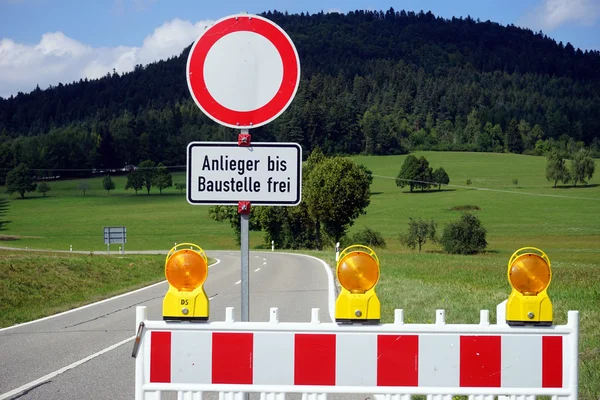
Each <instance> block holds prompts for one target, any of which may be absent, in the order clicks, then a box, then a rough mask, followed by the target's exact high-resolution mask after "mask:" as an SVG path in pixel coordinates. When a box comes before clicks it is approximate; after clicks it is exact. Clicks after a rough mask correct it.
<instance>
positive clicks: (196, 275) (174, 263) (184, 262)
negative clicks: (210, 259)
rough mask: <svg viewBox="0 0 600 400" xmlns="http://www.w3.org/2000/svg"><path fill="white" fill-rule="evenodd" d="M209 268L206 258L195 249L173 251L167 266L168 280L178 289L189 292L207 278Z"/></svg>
mask: <svg viewBox="0 0 600 400" xmlns="http://www.w3.org/2000/svg"><path fill="white" fill-rule="evenodd" d="M207 274H208V268H207V265H206V262H205V261H204V258H202V256H201V255H200V254H199V253H197V252H195V251H193V250H188V249H185V250H179V251H176V252H175V253H173V255H172V256H171V257H169V260H168V261H167V265H166V267H165V275H166V277H167V281H169V283H170V284H171V285H172V286H173V287H175V288H176V289H178V290H181V291H184V292H189V291H192V290H194V289H196V288H197V287H198V286H200V285H202V283H204V281H205V280H206V276H207Z"/></svg>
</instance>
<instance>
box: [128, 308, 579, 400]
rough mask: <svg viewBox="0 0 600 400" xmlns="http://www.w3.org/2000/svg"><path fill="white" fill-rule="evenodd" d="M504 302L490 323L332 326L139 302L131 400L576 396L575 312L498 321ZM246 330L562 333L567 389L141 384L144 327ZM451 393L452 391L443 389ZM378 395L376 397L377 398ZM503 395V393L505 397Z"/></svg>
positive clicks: (485, 318) (524, 399)
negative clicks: (221, 317) (562, 319)
mask: <svg viewBox="0 0 600 400" xmlns="http://www.w3.org/2000/svg"><path fill="white" fill-rule="evenodd" d="M504 307H505V303H501V304H499V305H498V307H497V310H498V312H497V321H496V324H490V322H489V311H488V310H481V311H480V322H479V324H446V322H445V311H444V310H436V320H435V323H433V324H405V323H404V311H403V310H398V309H397V310H395V314H394V316H395V319H394V322H393V323H391V324H383V325H341V326H340V325H338V324H336V323H321V322H320V321H319V309H318V308H313V309H312V319H311V322H310V323H296V322H292V323H289V322H279V312H278V309H277V308H271V309H270V319H269V322H236V321H234V319H233V307H227V309H226V317H225V321H218V322H209V323H193V324H191V323H181V322H176V323H173V322H165V321H149V320H147V309H146V307H145V306H138V307H137V308H136V331H137V329H138V327H139V325H140V323H141V322H143V323H144V328H145V330H144V332H143V334H142V337H141V343H140V349H139V353H138V355H137V358H136V363H135V399H136V400H160V399H161V393H162V392H164V391H177V392H178V397H177V398H178V400H201V399H202V392H219V400H241V399H242V395H243V393H260V394H261V395H260V399H261V400H283V399H284V398H285V393H301V394H302V399H303V400H326V398H327V397H326V396H327V395H326V394H327V393H332V394H333V393H338V394H342V393H364V394H371V395H373V394H374V395H375V396H376V397H377V398H378V400H410V399H411V395H427V399H428V400H452V396H454V395H467V396H469V400H494V398H495V396H499V397H498V398H499V399H507V400H508V399H510V400H534V399H535V396H551V398H552V400H567V399H568V400H577V398H578V379H579V375H578V360H579V357H578V356H579V312H578V311H569V312H568V321H567V324H566V325H553V326H550V327H534V326H526V327H510V326H508V325H507V324H506V322H505V321H504V319H503V318H504V312H503V311H504ZM179 330H183V331H186V330H187V331H189V330H194V331H226V332H237V331H244V332H248V331H252V332H273V331H276V332H318V333H341V332H343V333H368V332H379V333H400V334H406V333H411V334H432V333H452V334H467V335H468V334H478V335H502V334H531V335H545V336H553V335H556V336H559V335H560V336H563V340H564V347H565V348H566V354H568V359H564V360H563V362H565V363H568V365H569V366H570V368H569V369H568V371H567V374H568V377H567V382H568V387H567V388H537V389H531V388H502V387H493V388H484V387H461V388H457V387H451V388H448V387H411V386H402V387H377V386H375V387H374V386H369V387H366V386H365V387H358V386H352V387H349V386H307V385H302V386H294V385H237V384H236V385H232V384H178V383H145V362H146V355H147V354H149V352H150V343H149V340H144V337H145V336H146V335H147V334H148V333H149V331H179ZM449 393H452V394H449ZM380 396H381V397H380ZM505 396H508V397H505Z"/></svg>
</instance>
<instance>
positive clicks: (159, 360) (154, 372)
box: [150, 332, 171, 383]
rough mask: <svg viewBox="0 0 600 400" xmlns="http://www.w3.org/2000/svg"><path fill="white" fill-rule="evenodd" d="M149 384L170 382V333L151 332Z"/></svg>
mask: <svg viewBox="0 0 600 400" xmlns="http://www.w3.org/2000/svg"><path fill="white" fill-rule="evenodd" d="M150 382H152V383H170V382H171V332H152V336H151V338H150Z"/></svg>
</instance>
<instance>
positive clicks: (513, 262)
mask: <svg viewBox="0 0 600 400" xmlns="http://www.w3.org/2000/svg"><path fill="white" fill-rule="evenodd" d="M551 279H552V271H551V269H550V259H549V258H548V256H547V255H546V253H544V252H543V251H542V250H540V249H537V248H535V247H523V248H522V249H519V250H517V251H515V252H514V254H513V255H512V257H511V258H510V260H509V261H508V282H509V283H510V285H511V286H512V292H511V294H510V296H509V297H508V301H507V303H506V323H507V324H508V325H512V326H522V325H538V326H539V325H541V326H549V325H552V302H551V301H550V298H549V297H548V293H547V292H546V291H547V289H548V286H549V285H550V280H551Z"/></svg>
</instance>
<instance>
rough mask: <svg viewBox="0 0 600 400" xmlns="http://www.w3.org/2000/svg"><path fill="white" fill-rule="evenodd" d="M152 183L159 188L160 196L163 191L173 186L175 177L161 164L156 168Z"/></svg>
mask: <svg viewBox="0 0 600 400" xmlns="http://www.w3.org/2000/svg"><path fill="white" fill-rule="evenodd" d="M152 183H154V186H156V187H157V188H158V190H159V192H160V194H162V191H163V189H166V188H168V187H171V186H173V176H172V175H171V173H170V172H169V170H168V169H167V167H165V166H164V164H163V163H159V164H158V166H157V167H156V171H155V172H154V177H153V178H152Z"/></svg>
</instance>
